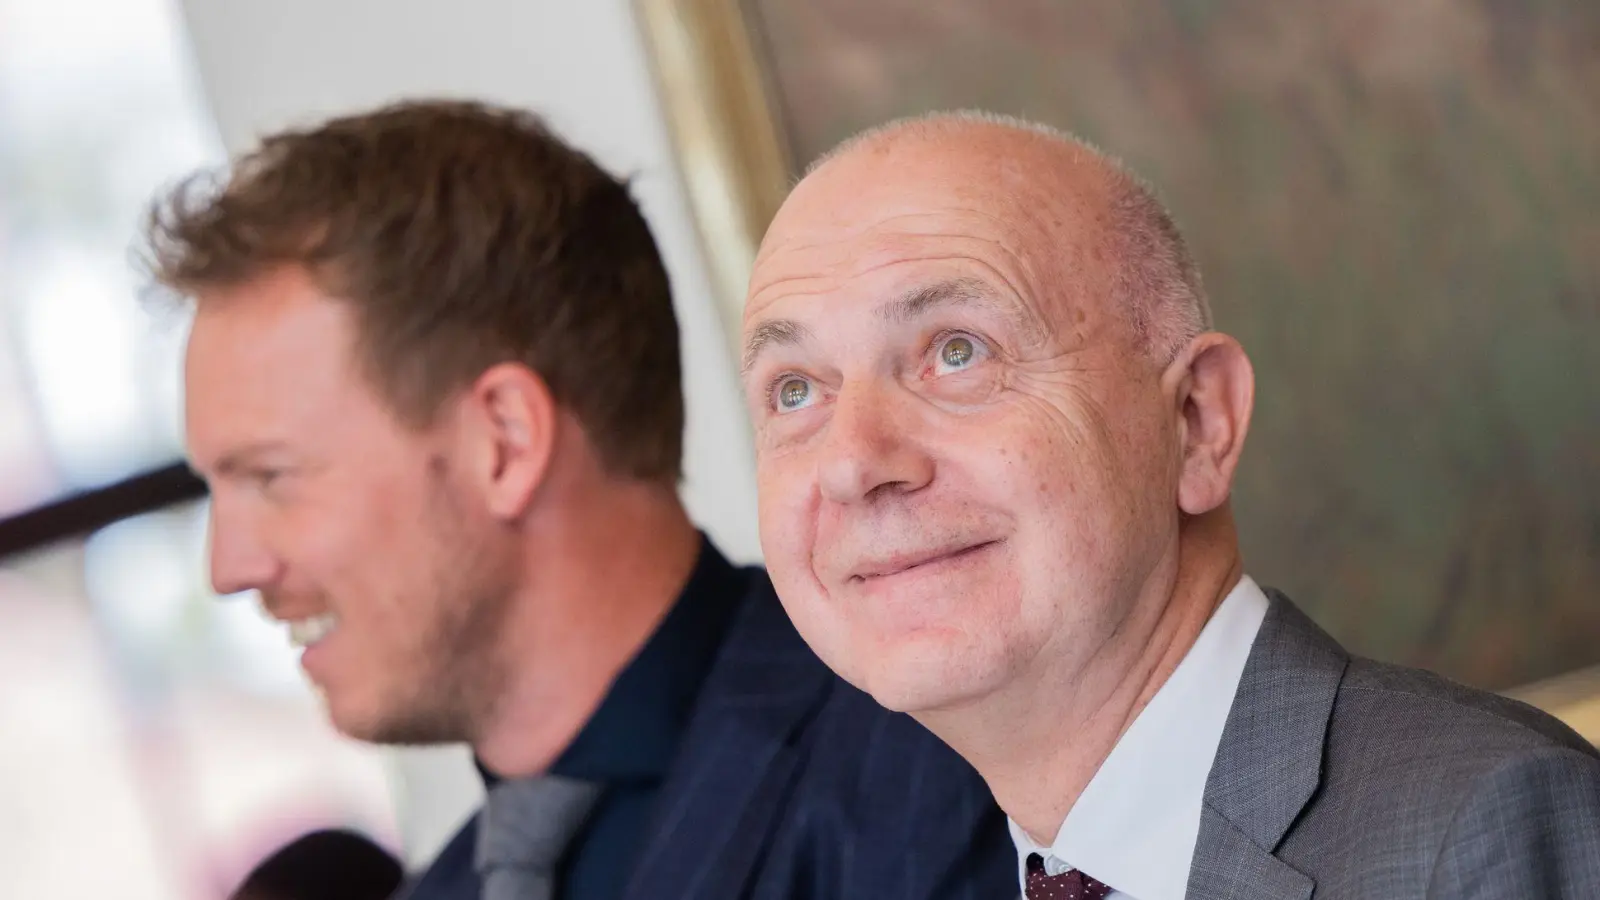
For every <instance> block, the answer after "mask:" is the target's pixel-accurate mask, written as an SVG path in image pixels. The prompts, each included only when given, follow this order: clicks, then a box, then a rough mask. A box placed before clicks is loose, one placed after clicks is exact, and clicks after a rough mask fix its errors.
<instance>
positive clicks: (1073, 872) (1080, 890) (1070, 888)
mask: <svg viewBox="0 0 1600 900" xmlns="http://www.w3.org/2000/svg"><path fill="white" fill-rule="evenodd" d="M1025 893H1026V894H1027V900H1105V898H1106V897H1107V896H1109V895H1110V894H1111V887H1110V886H1109V885H1106V884H1102V883H1100V882H1098V881H1096V880H1094V879H1093V878H1090V877H1089V876H1088V875H1085V874H1083V872H1082V871H1081V870H1078V869H1068V870H1067V871H1065V872H1062V873H1061V874H1059V875H1051V874H1049V873H1047V872H1046V871H1045V867H1044V857H1042V856H1040V855H1039V854H1037V853H1030V854H1028V880H1027V887H1026V888H1025Z"/></svg>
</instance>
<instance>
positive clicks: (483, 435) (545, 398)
mask: <svg viewBox="0 0 1600 900" xmlns="http://www.w3.org/2000/svg"><path fill="white" fill-rule="evenodd" d="M460 402H461V410H460V411H461V413H462V416H463V419H464V422H463V425H464V430H465V435H464V440H465V441H467V443H468V445H469V446H468V447H467V448H465V450H466V452H465V454H464V456H465V458H466V459H467V460H468V461H469V463H468V468H469V470H470V471H469V474H470V477H471V478H472V482H473V484H474V486H475V487H476V489H477V490H478V491H479V492H480V493H481V495H482V496H483V498H484V503H485V506H486V507H487V509H488V511H489V513H490V515H493V516H494V517H496V518H498V519H507V520H510V519H517V518H520V517H521V516H522V514H523V513H524V512H526V511H527V509H528V507H529V506H530V505H531V504H532V503H533V498H534V495H535V494H536V493H537V492H538V490H539V486H540V485H541V484H543V483H544V479H545V475H546V473H547V472H548V471H549V468H550V462H551V458H552V457H553V456H554V454H555V446H556V428H557V427H558V426H557V422H558V420H559V417H558V416H557V411H556V402H555V398H554V397H553V396H552V395H551V393H550V386H549V385H547V384H546V383H545V381H544V379H543V378H541V377H539V375H538V374H537V373H535V372H534V371H533V370H532V369H529V368H528V367H527V366H525V365H522V364H521V363H511V362H507V363H500V364H498V365H495V366H491V367H490V368H488V369H487V370H485V371H484V373H483V374H482V375H479V376H478V379H477V380H476V381H474V382H473V383H472V385H471V387H469V388H468V390H467V392H466V394H465V396H463V397H462V398H461V401H460Z"/></svg>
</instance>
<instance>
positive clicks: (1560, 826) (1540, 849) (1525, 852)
mask: <svg viewBox="0 0 1600 900" xmlns="http://www.w3.org/2000/svg"><path fill="white" fill-rule="evenodd" d="M1428 897H1429V898H1430V900H1489V898H1510V897H1516V898H1529V900H1545V898H1552V900H1567V898H1572V900H1580V898H1582V900H1588V898H1596V897H1600V760H1597V759H1595V758H1594V757H1593V756H1589V755H1587V754H1584V753H1581V752H1579V751H1576V750H1571V749H1566V748H1551V749H1546V750H1540V751H1536V752H1533V753H1527V754H1523V755H1520V756H1518V757H1517V758H1515V759H1513V760H1511V761H1509V762H1506V763H1504V764H1502V765H1500V766H1499V767H1497V768H1495V769H1494V770H1492V771H1490V772H1488V773H1487V774H1485V775H1484V776H1483V777H1481V778H1479V779H1478V780H1477V782H1476V783H1475V784H1474V785H1473V790H1472V791H1471V793H1470V794H1469V795H1468V796H1467V797H1466V798H1465V799H1464V800H1463V802H1462V803H1461V805H1460V806H1459V807H1457V809H1456V811H1455V816H1454V818H1453V819H1452V821H1451V824H1450V829H1449V832H1448V833H1447V835H1446V837H1445V841H1444V845H1443V847H1442V849H1441V850H1440V853H1439V858H1438V860H1437V862H1436V864H1435V865H1434V869H1433V876H1432V878H1430V879H1429V885H1428Z"/></svg>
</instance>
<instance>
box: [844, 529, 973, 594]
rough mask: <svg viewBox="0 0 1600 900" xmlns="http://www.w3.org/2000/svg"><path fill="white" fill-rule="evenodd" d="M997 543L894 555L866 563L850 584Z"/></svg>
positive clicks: (955, 546)
mask: <svg viewBox="0 0 1600 900" xmlns="http://www.w3.org/2000/svg"><path fill="white" fill-rule="evenodd" d="M998 543H1000V542H999V541H997V540H996V541H980V542H978V543H976V544H956V545H954V546H947V547H940V548H937V549H933V550H917V551H912V552H908V553H896V554H892V555H890V556H886V557H883V558H881V559H878V560H874V561H872V562H871V563H868V564H866V565H864V566H862V567H860V568H858V569H857V570H856V571H855V572H853V573H851V575H850V578H849V580H850V582H851V583H852V584H860V583H862V582H866V581H872V580H874V579H877V578H887V577H889V576H891V575H900V574H903V573H906V572H911V571H914V570H916V569H921V568H925V567H929V566H934V565H937V564H939V563H945V562H954V561H956V560H959V559H961V558H963V557H967V556H971V555H972V554H974V553H978V552H979V551H982V550H985V549H987V548H989V547H992V546H994V545H995V544H998Z"/></svg>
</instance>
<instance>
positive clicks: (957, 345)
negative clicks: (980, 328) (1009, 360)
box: [936, 334, 988, 375]
mask: <svg viewBox="0 0 1600 900" xmlns="http://www.w3.org/2000/svg"><path fill="white" fill-rule="evenodd" d="M987 352H988V349H987V348H985V347H984V346H983V345H982V344H981V343H979V342H978V340H977V339H976V338H972V337H969V336H967V335H964V334H952V335H950V336H949V337H947V338H945V339H944V340H943V341H940V342H939V345H938V364H937V366H936V368H937V370H938V372H939V374H941V375H942V374H946V373H949V372H959V371H961V370H962V369H967V368H971V366H972V364H973V363H975V362H977V361H978V360H979V359H980V358H981V357H982V356H983V354H984V353H987Z"/></svg>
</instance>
